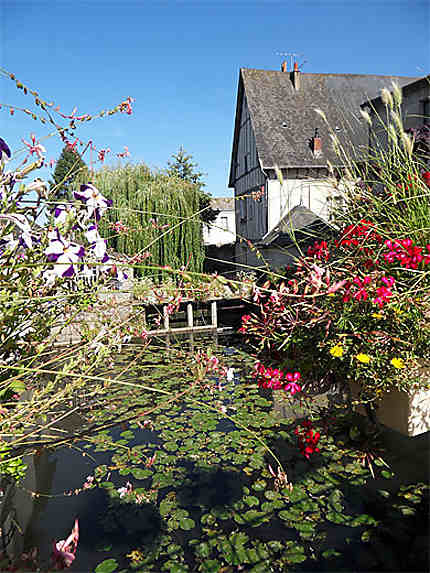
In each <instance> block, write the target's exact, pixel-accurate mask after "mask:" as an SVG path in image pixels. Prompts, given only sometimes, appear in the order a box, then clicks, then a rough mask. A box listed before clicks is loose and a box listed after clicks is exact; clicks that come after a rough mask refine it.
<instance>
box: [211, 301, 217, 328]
mask: <svg viewBox="0 0 430 573" xmlns="http://www.w3.org/2000/svg"><path fill="white" fill-rule="evenodd" d="M211 317H212V326H213V327H214V328H217V327H218V313H217V305H216V300H213V301H212V302H211Z"/></svg>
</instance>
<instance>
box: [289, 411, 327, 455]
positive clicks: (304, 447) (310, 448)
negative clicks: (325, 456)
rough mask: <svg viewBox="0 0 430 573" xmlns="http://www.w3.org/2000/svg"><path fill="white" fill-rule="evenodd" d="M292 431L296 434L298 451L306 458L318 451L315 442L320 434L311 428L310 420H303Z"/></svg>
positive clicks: (316, 442)
mask: <svg viewBox="0 0 430 573" xmlns="http://www.w3.org/2000/svg"><path fill="white" fill-rule="evenodd" d="M294 433H295V434H296V436H297V440H298V444H299V449H300V453H301V454H302V455H303V456H304V457H305V458H306V459H309V458H310V456H311V454H313V453H315V452H319V451H320V449H319V448H318V445H317V444H318V442H319V439H320V437H321V434H320V433H319V432H316V431H314V430H313V429H312V422H310V421H309V420H305V421H304V422H302V423H301V424H299V425H298V426H297V428H296V429H295V430H294Z"/></svg>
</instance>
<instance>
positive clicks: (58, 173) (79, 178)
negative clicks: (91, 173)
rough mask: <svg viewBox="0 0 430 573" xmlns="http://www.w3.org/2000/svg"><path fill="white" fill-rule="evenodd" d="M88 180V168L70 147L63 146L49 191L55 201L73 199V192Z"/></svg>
mask: <svg viewBox="0 0 430 573" xmlns="http://www.w3.org/2000/svg"><path fill="white" fill-rule="evenodd" d="M87 180H88V167H87V165H86V164H85V162H84V161H83V159H82V158H81V156H80V155H79V153H78V152H77V151H75V150H74V149H73V148H72V147H71V146H68V145H66V146H64V148H63V151H62V152H61V155H60V157H59V159H58V161H57V165H56V166H55V171H54V175H53V181H51V191H52V192H53V193H54V195H55V197H56V198H57V199H65V200H71V199H73V191H74V190H75V189H77V188H78V187H79V185H80V184H81V183H84V182H86V181H87Z"/></svg>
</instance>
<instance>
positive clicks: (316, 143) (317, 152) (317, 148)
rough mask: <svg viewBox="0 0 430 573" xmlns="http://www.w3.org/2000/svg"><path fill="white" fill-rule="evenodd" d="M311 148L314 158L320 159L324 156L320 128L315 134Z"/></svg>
mask: <svg viewBox="0 0 430 573" xmlns="http://www.w3.org/2000/svg"><path fill="white" fill-rule="evenodd" d="M311 148H312V153H313V154H314V157H320V156H321V155H322V141H321V137H320V136H319V133H318V128H316V129H315V134H314V136H313V138H312V141H311Z"/></svg>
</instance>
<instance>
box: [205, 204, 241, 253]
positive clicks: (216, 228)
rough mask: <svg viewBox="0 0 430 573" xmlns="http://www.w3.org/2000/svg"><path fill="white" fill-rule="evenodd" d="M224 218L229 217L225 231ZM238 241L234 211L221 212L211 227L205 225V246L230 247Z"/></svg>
mask: <svg viewBox="0 0 430 573" xmlns="http://www.w3.org/2000/svg"><path fill="white" fill-rule="evenodd" d="M223 217H227V229H224V220H223ZM235 240H236V218H235V212H234V211H227V210H226V211H220V212H219V213H218V216H217V218H216V219H215V221H214V222H213V223H211V224H210V225H203V242H204V244H205V245H216V246H218V247H219V246H221V245H228V244H230V243H234V242H235Z"/></svg>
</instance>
